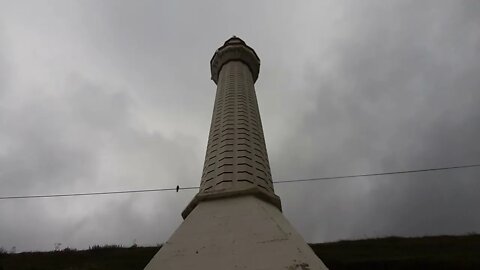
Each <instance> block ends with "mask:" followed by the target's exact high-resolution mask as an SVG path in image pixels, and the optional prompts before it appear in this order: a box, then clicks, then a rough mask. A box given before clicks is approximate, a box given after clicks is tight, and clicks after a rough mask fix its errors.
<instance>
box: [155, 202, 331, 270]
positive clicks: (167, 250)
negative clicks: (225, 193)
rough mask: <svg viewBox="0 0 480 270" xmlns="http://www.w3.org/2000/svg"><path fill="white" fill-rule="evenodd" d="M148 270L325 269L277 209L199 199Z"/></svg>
mask: <svg viewBox="0 0 480 270" xmlns="http://www.w3.org/2000/svg"><path fill="white" fill-rule="evenodd" d="M145 269H146V270H160V269H162V270H192V269H200V270H202V269H209V270H230V269H231V270H234V269H235V270H240V269H242V270H254V269H255V270H280V269H285V270H317V269H327V267H326V266H325V265H324V264H323V263H322V261H321V260H320V259H319V258H318V257H317V256H316V255H315V253H313V251H312V249H311V248H310V247H309V246H308V245H307V244H306V242H305V241H304V240H303V239H302V237H301V236H300V235H299V234H298V233H297V232H296V231H295V229H293V227H292V226H291V225H290V223H289V222H288V221H287V220H286V219H285V217H284V216H283V214H282V213H281V212H280V211H279V210H278V208H277V207H275V206H273V205H272V204H270V203H267V202H265V201H263V200H261V199H258V198H257V197H254V196H241V197H231V198H225V199H218V200H211V201H203V202H201V203H199V204H198V205H197V206H196V207H195V209H193V211H192V212H191V213H190V214H189V215H188V216H187V218H186V219H185V220H184V221H183V223H182V224H181V225H180V227H179V228H178V229H177V230H176V231H175V233H174V234H173V235H172V237H171V238H170V239H169V240H168V241H167V242H166V243H165V245H164V246H163V247H162V248H161V249H160V250H159V252H158V253H157V254H156V255H155V256H154V257H153V259H152V260H151V261H150V263H149V264H148V265H147V266H146V267H145Z"/></svg>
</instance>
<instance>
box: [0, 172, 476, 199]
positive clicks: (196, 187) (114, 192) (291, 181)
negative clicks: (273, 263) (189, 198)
mask: <svg viewBox="0 0 480 270" xmlns="http://www.w3.org/2000/svg"><path fill="white" fill-rule="evenodd" d="M474 167H480V164H470V165H459V166H450V167H438V168H428V169H418V170H406V171H393V172H381V173H367V174H352V175H343V176H330V177H318V178H305V179H292V180H278V181H273V183H274V184H283V183H294V182H311V181H326V180H333V179H347V178H359V177H372V176H381V175H393V174H408V173H421V172H432V171H446V170H457V169H466V168H474ZM198 188H199V187H198V186H190V187H179V190H190V189H198ZM176 190H177V188H176V187H174V188H154V189H133V190H118V191H102V192H82V193H59V194H45V195H17V196H0V200H9V199H35V198H55V197H76V196H97V195H112V194H127V193H146V192H161V191H176Z"/></svg>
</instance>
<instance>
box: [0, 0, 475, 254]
mask: <svg viewBox="0 0 480 270" xmlns="http://www.w3.org/2000/svg"><path fill="white" fill-rule="evenodd" d="M25 5H27V6H28V7H29V8H26V7H27V6H25ZM272 5H275V6H276V8H275V9H272V8H271V6H272ZM2 6H4V8H3V11H1V12H0V14H1V15H2V21H1V22H0V23H1V25H3V28H1V30H2V31H1V32H0V44H5V46H2V47H1V49H0V79H1V80H0V88H1V89H0V194H2V195H15V194H37V193H57V192H82V191H97V190H117V189H135V188H151V187H172V186H175V185H177V184H180V185H182V186H187V185H188V186H190V185H198V184H199V180H200V173H201V168H202V164H203V157H204V151H205V149H206V140H207V136H208V128H209V122H210V118H211V112H212V106H213V98H214V89H215V85H214V84H213V83H212V82H211V81H210V80H209V77H210V74H209V66H208V63H209V60H210V57H211V56H212V54H213V52H214V50H215V48H216V47H218V46H219V45H221V43H222V42H223V41H224V40H225V39H226V38H228V37H229V36H230V35H232V34H236V35H239V36H241V37H242V38H244V39H245V40H246V41H247V43H249V44H250V45H251V46H252V47H253V48H255V50H256V51H257V52H258V54H259V55H260V57H261V59H262V67H261V73H260V78H259V81H258V82H257V85H256V87H257V95H258V98H259V105H260V110H261V113H262V120H263V124H264V129H265V135H266V141H267V147H268V150H269V157H270V161H271V167H272V170H273V175H274V177H275V178H276V179H291V178H304V177H316V176H330V175H342V174H353V173H364V172H377V171H388V170H402V169H412V168H425V167H436V166H448V165H455V164H462V163H474V162H478V161H479V160H480V148H479V147H478V143H476V139H477V138H478V137H479V135H480V125H479V123H480V121H479V120H480V119H479V117H480V112H479V109H478V105H477V104H478V103H479V102H480V92H479V91H478V87H479V85H480V79H479V78H478V75H477V74H479V72H480V64H479V63H480V55H479V51H480V50H479V49H480V34H479V33H480V32H479V30H478V29H480V27H479V26H480V20H479V19H478V16H476V15H477V14H478V11H479V10H480V6H479V4H478V3H477V2H475V1H455V2H454V1H440V2H439V1H435V2H434V1H431V2H428V1H427V2H422V3H419V2H416V1H401V2H400V1H393V2H383V1H369V2H362V3H361V4H360V3H357V2H354V1H351V2H344V3H341V4H339V3H337V2H333V1H332V2H328V1H326V2H323V3H314V2H310V3H303V4H297V5H292V4H290V3H287V2H277V1H276V2H275V3H273V2H270V3H269V2H265V3H263V2H262V3H257V2H253V1H247V2H245V1H243V2H242V3H241V4H240V3H236V2H222V3H221V4H219V3H213V2H212V3H210V2H207V3H202V4H201V5H198V6H196V5H195V4H192V3H188V4H186V3H178V2H159V1H140V2H138V1H137V2H135V3H134V4H133V3H131V2H128V1H124V2H122V1H103V2H101V3H99V2H82V3H77V4H71V3H70V4H67V3H51V4H50V5H46V4H44V3H42V4H41V5H40V4H35V3H30V4H26V3H23V4H12V3H4V4H2ZM247 14H248V15H247ZM478 176H479V171H478V170H477V169H468V170H462V171H451V172H442V173H422V174H416V175H402V176H391V177H381V178H380V177H379V178H377V179H356V180H351V181H348V180H345V181H329V182H316V183H306V184H283V185H277V186H276V191H277V193H278V194H279V195H280V196H281V198H282V201H283V205H284V213H285V215H286V216H287V217H288V218H289V220H291V222H292V223H293V224H294V225H295V227H296V228H297V229H298V230H299V231H300V233H301V234H302V235H304V237H305V238H306V240H307V241H310V242H317V241H331V240H336V239H345V238H360V237H366V236H370V237H376V236H385V235H424V234H451V233H467V232H470V231H478V227H479V225H480V218H478V217H479V216H480V215H479V213H478V210H477V208H476V207H475V206H476V205H478V203H479V201H478V199H477V198H476V197H478V196H475V194H477V193H478V191H479V184H478V183H477V182H478V181H477V179H478ZM193 195H194V192H193V191H192V192H187V191H185V192H180V193H168V192H163V193H150V194H143V195H140V194H136V195H124V196H123V195H122V196H111V197H91V198H63V199H42V200H36V201H33V200H32V201H27V200H23V201H2V202H0V216H1V217H2V218H1V220H2V222H0V246H3V247H6V248H9V247H11V246H17V250H32V249H52V248H53V244H54V243H56V242H61V243H63V245H64V246H71V247H77V248H85V247H88V246H89V245H94V244H103V243H120V244H125V245H130V244H132V243H133V241H135V240H136V241H137V243H138V244H156V243H160V242H163V241H165V240H166V239H167V238H168V237H169V236H170V234H171V233H172V232H173V230H174V229H175V228H176V227H177V226H178V224H179V223H180V222H181V218H180V215H179V214H180V212H181V211H182V210H183V207H185V206H186V204H187V203H188V201H189V200H190V199H191V198H192V197H193Z"/></svg>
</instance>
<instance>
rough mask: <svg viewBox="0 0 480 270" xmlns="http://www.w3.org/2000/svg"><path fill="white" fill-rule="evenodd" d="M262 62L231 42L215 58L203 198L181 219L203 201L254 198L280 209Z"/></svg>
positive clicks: (237, 41)
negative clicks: (262, 104) (262, 106)
mask: <svg viewBox="0 0 480 270" xmlns="http://www.w3.org/2000/svg"><path fill="white" fill-rule="evenodd" d="M259 66H260V60H259V59H258V57H257V55H256V54H255V52H254V51H253V49H251V48H250V47H248V46H247V45H246V44H245V43H244V42H243V41H242V40H241V39H239V38H236V37H233V38H231V39H229V40H227V41H226V42H225V44H224V45H223V46H222V47H220V48H219V49H218V50H217V51H216V52H215V55H214V56H213V58H212V61H211V71H212V79H213V80H214V81H215V82H216V83H217V93H216V97H215V106H214V110H213V116H212V123H211V126H210V135H209V139H208V146H207V153H206V156H205V164H204V167H203V174H202V180H201V184H200V192H199V193H198V194H197V196H196V197H195V198H194V199H193V201H192V202H191V203H190V205H189V206H187V208H186V209H185V211H184V212H183V213H182V215H183V216H184V217H186V216H187V215H188V214H189V213H190V211H192V209H193V208H194V207H195V206H196V205H197V204H198V202H199V201H202V200H208V199H217V198H222V197H225V196H235V195H245V194H253V195H257V196H258V197H260V198H261V199H264V200H266V201H268V202H270V203H272V204H274V205H275V206H277V207H278V208H279V209H281V204H280V199H279V198H278V196H276V195H275V193H274V189H273V183H272V175H271V172H270V165H269V162H268V155H267V149H266V146H265V139H264V136H263V128H262V121H261V119H260V114H259V110H258V104H257V97H256V95H255V87H254V83H255V80H256V78H257V77H258V71H259Z"/></svg>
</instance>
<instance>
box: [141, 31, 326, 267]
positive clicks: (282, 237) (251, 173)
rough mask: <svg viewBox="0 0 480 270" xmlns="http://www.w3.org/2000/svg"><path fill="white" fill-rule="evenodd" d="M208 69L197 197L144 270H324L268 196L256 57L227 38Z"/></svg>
mask: <svg viewBox="0 0 480 270" xmlns="http://www.w3.org/2000/svg"><path fill="white" fill-rule="evenodd" d="M210 67H211V72H212V80H213V81H214V82H215V83H216V84H217V92H216V97H215V105H214V109H213V116H212V123H211V126H210V134H209V138H208V145H207V153H206V155H205V164H204V166H203V174H202V180H201V185H200V190H199V192H198V193H197V195H195V197H194V198H193V200H192V201H191V202H190V203H189V205H188V206H187V208H186V209H185V210H184V211H183V212H182V216H183V217H184V219H185V220H184V221H183V222H182V224H181V225H180V226H179V227H178V228H177V230H176V231H175V232H174V233H173V235H172V236H171V237H170V238H169V239H168V241H166V242H165V244H164V245H163V246H162V248H161V249H160V250H159V251H158V252H157V254H156V255H155V256H154V257H153V258H152V259H151V260H150V262H149V263H148V264H147V266H145V270H191V269H198V270H207V269H208V270H234V269H243V270H259V269H262V270H278V269H292V270H293V269H298V270H299V269H309V270H328V269H327V267H326V266H325V265H324V264H323V262H322V261H321V260H320V259H319V258H318V257H317V256H316V255H315V253H314V252H313V250H312V249H311V248H310V247H309V246H308V245H307V243H306V242H305V240H304V239H303V238H302V237H301V235H300V234H298V233H297V232H296V230H295V229H294V228H293V227H292V225H291V224H290V223H289V222H288V220H287V219H286V218H285V217H284V216H283V213H282V212H281V204H280V198H279V197H278V196H277V195H275V193H274V190H273V183H272V176H271V173H270V165H269V163H268V155H267V149H266V147H265V139H264V136H263V129H262V121H261V120H260V114H259V111H258V105H257V98H256V95H255V87H254V83H255V81H256V80H257V77H258V72H259V68H260V60H259V58H258V56H257V55H256V53H255V51H254V50H253V49H252V48H250V47H248V46H247V45H246V44H245V42H243V41H242V40H241V39H239V38H237V37H232V38H230V39H229V40H227V41H226V42H225V44H224V45H223V46H221V47H220V48H219V49H218V50H217V51H216V52H215V54H214V55H213V58H212V60H211V61H210Z"/></svg>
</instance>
